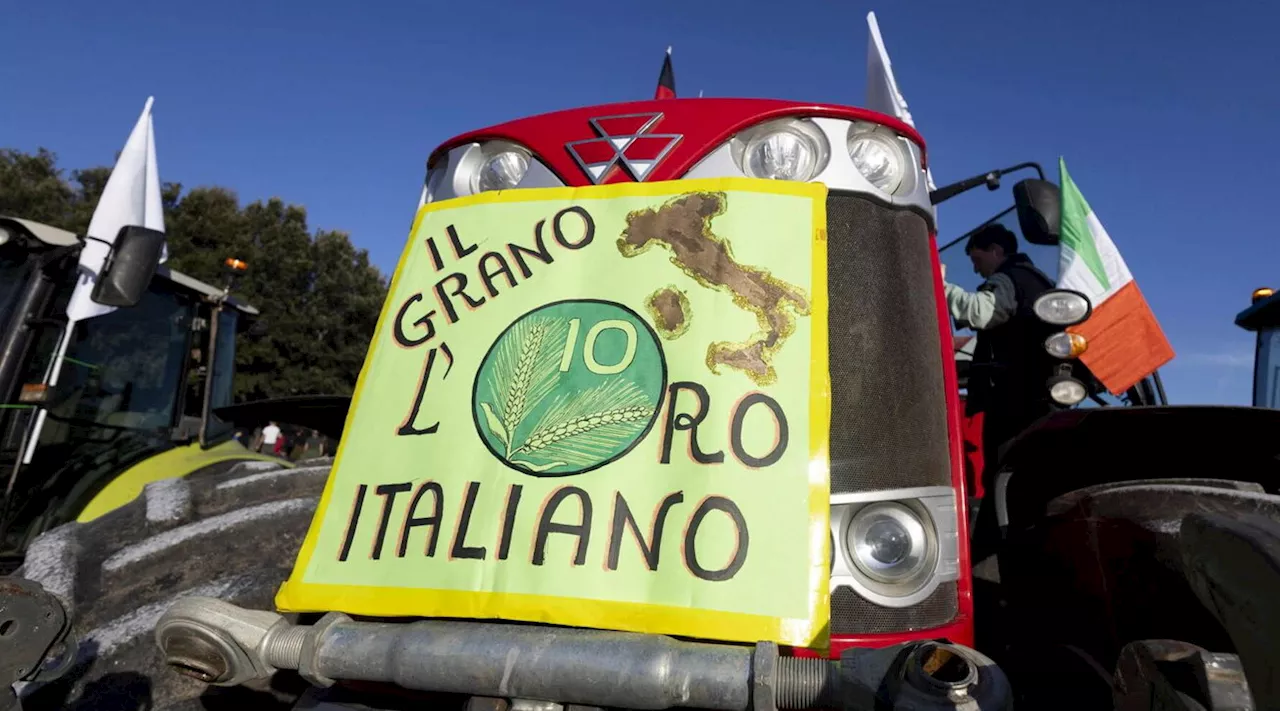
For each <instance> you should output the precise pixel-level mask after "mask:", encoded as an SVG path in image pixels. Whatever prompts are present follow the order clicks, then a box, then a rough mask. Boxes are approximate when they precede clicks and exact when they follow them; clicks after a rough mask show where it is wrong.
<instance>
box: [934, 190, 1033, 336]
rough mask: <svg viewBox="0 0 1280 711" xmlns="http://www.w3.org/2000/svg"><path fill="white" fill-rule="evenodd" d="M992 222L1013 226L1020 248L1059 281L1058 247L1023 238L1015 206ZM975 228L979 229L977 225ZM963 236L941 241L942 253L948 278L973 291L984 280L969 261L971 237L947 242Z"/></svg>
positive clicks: (970, 333) (959, 331) (953, 325)
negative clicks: (966, 246)
mask: <svg viewBox="0 0 1280 711" xmlns="http://www.w3.org/2000/svg"><path fill="white" fill-rule="evenodd" d="M989 223H996V224H1000V225H1003V226H1005V227H1007V228H1009V229H1010V230H1011V231H1012V232H1013V234H1014V236H1016V237H1017V238H1018V251H1019V252H1022V253H1024V254H1026V255H1027V256H1028V257H1030V258H1031V261H1032V262H1034V263H1035V265H1036V266H1037V267H1038V268H1039V269H1040V271H1042V272H1044V273H1045V274H1047V275H1048V276H1049V278H1051V279H1053V280H1054V281H1055V282H1056V281H1057V279H1058V247H1057V246H1053V247H1046V246H1044V245H1039V244H1031V243H1030V242H1028V241H1026V240H1025V239H1023V237H1022V230H1021V229H1019V228H1018V216H1017V214H1016V213H1015V212H1014V211H1013V208H1012V207H1010V208H1009V209H1008V210H1006V211H1004V212H1003V213H1001V214H1000V216H999V217H997V218H995V219H992V220H988V221H987V222H986V223H983V224H989ZM973 229H976V227H975V228H973ZM970 231H972V230H968V231H966V232H965V233H964V234H968V232H970ZM960 236H961V235H953V236H952V237H950V238H949V239H942V240H940V241H939V244H941V245H943V247H944V248H943V249H942V251H941V253H940V254H941V258H942V263H943V264H945V265H946V266H947V281H949V282H951V283H952V284H955V285H956V286H959V287H961V288H962V289H964V290H965V291H973V290H975V289H977V288H978V286H979V285H981V284H982V282H983V279H982V277H981V276H979V275H978V274H977V273H975V272H974V271H973V263H972V262H970V261H969V256H968V255H967V254H965V251H964V246H965V242H967V241H968V237H965V238H964V239H962V240H960V241H958V242H956V243H955V244H951V245H948V244H947V243H948V242H951V241H954V240H955V239H956V238H957V237H960ZM952 328H955V324H954V322H953V323H952ZM957 333H963V334H965V335H972V334H973V331H971V330H969V329H963V330H962V331H961V330H957Z"/></svg>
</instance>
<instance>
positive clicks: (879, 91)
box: [866, 12, 937, 190]
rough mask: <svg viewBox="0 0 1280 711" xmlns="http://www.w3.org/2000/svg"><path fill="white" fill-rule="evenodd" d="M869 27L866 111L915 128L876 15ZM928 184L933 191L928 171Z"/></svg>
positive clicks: (872, 17)
mask: <svg viewBox="0 0 1280 711" xmlns="http://www.w3.org/2000/svg"><path fill="white" fill-rule="evenodd" d="M867 27H868V29H869V30H870V31H871V34H870V38H869V39H868V40H867V102H866V107H867V108H868V109H871V110H872V111H878V112H880V113H882V114H888V115H889V116H893V117H894V118H896V119H898V120H899V121H902V122H903V123H905V124H907V125H908V126H910V127H912V128H915V125H916V123H915V121H913V120H912V119H911V111H910V110H909V109H908V108H907V99H906V98H905V97H904V96H903V95H902V92H900V91H898V82H897V80H895V79H894V78H893V64H892V63H891V62H890V61H889V51H888V50H886V49H885V47H884V38H882V37H881V36H880V25H879V24H877V23H876V14H875V13H874V12H868V13H867ZM924 175H925V182H926V183H927V184H928V186H929V189H930V190H933V189H934V188H935V187H937V186H935V185H934V184H933V171H932V170H926V171H925V174H924Z"/></svg>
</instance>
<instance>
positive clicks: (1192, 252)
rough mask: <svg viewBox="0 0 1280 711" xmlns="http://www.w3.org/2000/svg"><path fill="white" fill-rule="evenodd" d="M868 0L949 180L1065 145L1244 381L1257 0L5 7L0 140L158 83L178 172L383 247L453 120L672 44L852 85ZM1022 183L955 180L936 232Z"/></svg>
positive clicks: (535, 100)
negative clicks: (299, 208) (985, 185)
mask: <svg viewBox="0 0 1280 711" xmlns="http://www.w3.org/2000/svg"><path fill="white" fill-rule="evenodd" d="M868 10H874V11H875V12H876V14H877V17H878V18H879V21H880V26H881V31H882V32H883V33H884V37H885V41H886V43H887V45H888V48H889V52H890V54H891V56H892V58H893V62H894V70H895V72H896V74H897V77H898V82H899V85H900V88H901V89H902V91H903V92H904V93H905V94H906V97H907V99H908V101H909V102H910V104H911V109H912V112H913V114H914V115H915V118H916V123H917V126H918V128H919V129H920V130H921V132H922V133H923V134H924V136H925V138H926V140H927V141H928V145H929V150H930V154H931V156H932V158H931V160H932V164H933V166H934V175H935V178H936V180H937V181H938V183H939V184H942V183H946V182H951V181H953V180H957V179H960V178H963V177H967V176H969V175H971V174H974V173H977V172H981V171H984V170H988V169H991V168H995V167H1003V166H1006V165H1010V164H1013V163H1018V162H1022V161H1026V160H1035V161H1038V162H1040V163H1041V164H1042V165H1044V166H1045V167H1046V168H1048V169H1050V170H1051V171H1052V172H1053V175H1052V176H1051V177H1052V178H1053V179H1054V180H1056V179H1057V176H1056V170H1054V169H1053V166H1055V165H1056V162H1057V157H1058V156H1059V155H1062V156H1065V157H1066V159H1067V163H1068V166H1069V168H1070V169H1071V173H1072V176H1073V177H1074V178H1075V180H1076V182H1077V184H1078V185H1079V186H1080V188H1081V190H1082V191H1083V192H1084V194H1085V196H1086V198H1087V199H1088V200H1089V201H1090V203H1091V204H1092V206H1093V208H1094V210H1095V211H1096V212H1097V213H1098V215H1099V217H1100V218H1101V220H1102V222H1103V224H1104V225H1106V227H1107V229H1108V231H1109V232H1110V233H1111V235H1112V237H1113V238H1114V239H1115V240H1116V242H1117V243H1118V244H1119V246H1120V249H1121V250H1122V252H1123V254H1124V255H1125V258H1126V260H1127V261H1128V262H1129V266H1130V268H1131V270H1132V271H1133V273H1134V274H1135V276H1136V277H1137V279H1138V283H1139V284H1140V286H1141V288H1142V290H1143V291H1144V293H1145V294H1146V296H1147V298H1148V300H1149V301H1150V303H1151V305H1152V308H1153V309H1154V310H1155V312H1156V315H1157V316H1158V318H1159V319H1160V321H1161V323H1162V325H1163V326H1164V328H1165V330H1166V332H1167V333H1168V335H1169V338H1170V340H1171V341H1172V343H1173V346H1174V348H1175V350H1176V351H1177V354H1178V357H1177V359H1176V360H1175V361H1174V362H1173V363H1172V364H1171V365H1170V366H1168V367H1167V368H1166V369H1165V371H1164V374H1165V382H1166V385H1167V387H1168V389H1169V394H1170V397H1171V399H1173V400H1175V401H1178V402H1222V403H1246V402H1247V401H1248V399H1249V390H1250V382H1251V371H1250V369H1249V364H1250V363H1251V360H1252V339H1251V337H1250V334H1247V333H1245V332H1243V331H1240V330H1239V329H1237V328H1236V327H1235V326H1234V325H1233V324H1232V318H1233V317H1234V315H1235V313H1236V312H1237V311H1239V310H1240V309H1242V308H1244V307H1245V306H1246V305H1247V302H1248V298H1249V292H1250V291H1251V290H1252V289H1253V288H1254V287H1255V286H1259V285H1264V284H1273V285H1280V230H1277V228H1276V226H1275V222H1274V218H1273V214H1274V213H1272V209H1273V201H1274V200H1275V199H1276V198H1275V190H1274V188H1273V186H1272V182H1271V180H1269V179H1270V178H1271V172H1270V171H1271V170H1273V169H1274V165H1275V163H1276V157H1277V155H1278V153H1280V151H1278V148H1280V138H1277V132H1276V129H1275V125H1276V117H1277V116H1278V115H1280V81H1277V79H1276V76H1277V74H1276V72H1277V66H1280V44H1278V43H1276V42H1275V41H1274V39H1273V34H1272V33H1273V31H1274V28H1275V27H1276V26H1277V25H1278V24H1280V8H1274V7H1268V4H1266V3H1245V2H1220V3H1215V4H1213V5H1212V6H1208V5H1204V4H1196V5H1192V4H1190V3H1185V2H1179V1H1177V0H1172V1H1170V2H1163V3H1134V2H1131V3H1123V4H1120V3H1112V2H1092V3H1090V2H1076V3H1034V4H1033V3H1023V2H1004V3H996V2H990V3H954V2H898V3H888V2H883V3H879V4H866V3H860V2H796V1H792V2H787V3H778V2H763V1H762V0H738V1H736V2H727V1H715V2H712V1H703V2H696V3H694V2H688V0H683V1H681V2H674V1H666V0H663V1H659V0H647V1H646V2H642V3H622V2H567V1H562V0H542V1H541V2H536V3H526V2H514V1H513V0H495V1H493V2H459V3H441V2H435V3H432V2H412V3H411V2H406V1H402V2H377V3H359V4H357V3H339V2H333V1H330V0H312V1H311V2H298V1H297V0H272V1H271V2H245V1H243V0H224V1H222V2H218V3H173V2H155V1H154V0H131V1H130V2H84V1H76V2H70V1H64V2H58V1H54V2H46V3H14V4H11V7H10V8H9V10H8V11H7V12H6V13H5V25H6V28H5V29H6V32H5V51H4V53H3V58H2V59H0V86H3V88H4V90H3V94H0V145H3V146H6V147H14V148H20V149H26V150H33V149H35V148H36V147H38V146H46V147H48V148H50V149H52V150H54V151H56V152H57V153H58V154H59V155H60V156H61V159H62V164H63V165H64V166H66V167H68V168H72V167H82V166H88V165H98V164H108V163H110V162H111V160H112V159H113V156H114V154H115V151H117V150H119V148H120V147H121V146H122V145H123V142H124V139H125V137H126V136H127V134H128V131H129V129H130V127H131V126H132V125H133V122H134V120H135V119H136V118H137V114H138V112H139V111H140V110H141V108H142V105H143V103H144V101H145V99H146V97H147V96H148V95H154V96H155V97H156V104H155V121H156V133H157V149H158V151H159V160H160V170H161V174H162V176H163V177H164V179H166V180H174V181H179V182H182V183H183V184H184V185H187V186H188V187H192V186H197V185H211V184H212V185H224V186H227V187H231V188H234V189H235V190H237V191H238V193H239V195H240V197H241V199H242V200H243V201H246V202H247V201H250V200H254V199H259V198H265V197H270V196H273V195H274V196H279V197H281V198H283V199H285V200H287V201H289V202H294V203H299V204H302V205H305V206H306V207H307V209H308V212H309V215H310V220H311V224H312V226H313V227H323V228H328V229H342V230H346V231H349V232H350V233H351V234H352V237H353V239H354V240H355V242H356V243H357V244H358V245H360V246H362V247H365V248H367V249H368V250H369V251H370V253H371V254H372V256H373V258H374V260H375V261H376V262H377V263H378V264H379V265H381V266H382V267H383V268H384V269H390V268H391V267H392V266H394V263H395V260H396V258H397V256H398V254H399V251H400V249H401V247H402V245H403V241H404V237H405V232H406V231H407V229H408V226H409V222H410V220H411V219H412V212H413V208H414V206H415V204H416V200H417V196H418V193H419V190H420V185H421V180H422V175H423V171H424V162H425V160H426V157H427V155H428V153H429V152H430V150H431V149H432V148H433V147H434V146H435V145H436V144H438V143H440V142H441V141H443V140H445V139H447V138H448V137H450V136H452V135H454V134H457V133H461V132H463V131H466V130H470V129H473V128H479V127H482V126H486V125H490V124H493V123H498V122H501V121H504V120H508V119H511V118H517V117H520V116H523V115H528V114H533V113H540V112H543V111H550V110H555V109H560V108H568V107H571V106H579V105H591V104H599V103H607V102H612V101H619V100H627V99H636V98H648V97H649V96H650V95H651V93H652V91H653V86H654V83H655V81H656V79H657V74H658V70H659V68H660V65H661V61H662V52H663V50H664V49H665V48H666V46H667V45H674V47H675V53H674V62H675V71H676V81H677V88H678V89H679V92H680V94H681V95H683V96H696V95H697V92H698V91H699V90H704V91H705V92H706V95H707V96H761V97H776V98H786V99H797V100H813V101H826V102H837V103H847V104H855V105H856V104H858V103H860V102H861V100H862V97H863V92H864V77H865V57H866V41H867V40H866V36H867V31H866V25H865V20H864V16H865V14H866V12H867V11H868ZM1008 201H1009V196H1008V192H1007V190H1002V191H1001V192H999V193H991V194H988V193H985V191H984V192H975V193H970V194H968V195H965V196H962V197H960V198H957V199H955V200H953V201H952V202H949V203H947V204H946V205H944V206H942V208H941V209H940V222H941V233H942V238H943V239H946V238H947V237H948V236H954V235H957V234H960V233H961V232H963V231H964V230H965V229H967V228H968V227H969V226H972V225H973V224H976V223H977V222H979V221H981V220H982V219H984V218H985V217H987V216H988V215H990V214H993V213H995V212H996V211H998V210H999V209H1001V208H1002V207H1004V206H1005V205H1006V204H1007V203H1008Z"/></svg>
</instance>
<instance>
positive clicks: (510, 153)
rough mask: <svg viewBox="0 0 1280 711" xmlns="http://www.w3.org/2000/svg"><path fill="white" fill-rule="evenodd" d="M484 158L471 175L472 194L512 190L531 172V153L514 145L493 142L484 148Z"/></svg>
mask: <svg viewBox="0 0 1280 711" xmlns="http://www.w3.org/2000/svg"><path fill="white" fill-rule="evenodd" d="M482 151H483V153H482V157H481V159H480V162H479V164H478V165H477V166H476V169H475V172H474V173H472V175H471V192H472V193H482V192H487V191H490V190H510V189H512V188H514V187H515V186H517V185H519V184H520V181H521V180H523V179H524V174H525V173H527V172H528V171H529V152H528V151H526V150H524V149H523V148H521V147H520V146H517V145H515V144H513V143H507V142H505V141H493V142H492V143H487V144H485V145H484V147H483V148H482Z"/></svg>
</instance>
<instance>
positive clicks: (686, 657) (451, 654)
mask: <svg viewBox="0 0 1280 711" xmlns="http://www.w3.org/2000/svg"><path fill="white" fill-rule="evenodd" d="M315 649H316V656H315V659H314V667H313V668H314V670H315V671H316V672H318V673H319V674H321V675H323V676H325V677H328V678H331V679H361V680H365V681H374V682H390V683H395V684H397V685H399V686H402V687H404V688H408V689H420V690H431V691H442V692H449V693H459V694H470V695H479V696H501V697H505V698H522V699H554V700H556V701H558V702H560V703H566V704H584V705H591V706H605V707H622V708H633V709H666V708H672V707H678V706H684V707H693V708H704V709H720V710H722V711H746V710H747V709H750V708H751V679H752V673H751V672H752V653H753V649H752V648H751V647H741V646H729V645H721V644H700V643H693V642H681V641H677V640H675V639H672V638H670V637H664V636H658V635H644V634H633V633H624V632H607V631H597V630H585V629H565V628H553V627H540V626H523V625H507V624H495V623H485V622H453V621H443V620H431V621H424V622H414V623H412V624H408V625H404V624H392V623H370V622H338V623H336V624H334V625H332V626H331V627H329V629H327V630H326V631H325V633H324V634H323V635H322V636H321V638H320V639H318V640H316V646H315ZM824 666H829V665H824Z"/></svg>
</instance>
